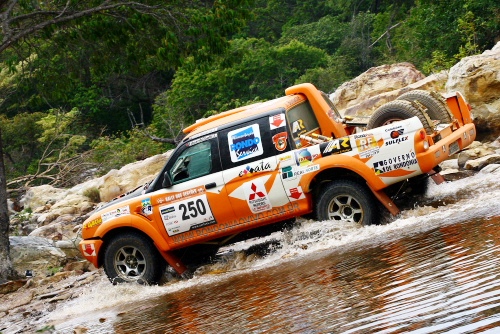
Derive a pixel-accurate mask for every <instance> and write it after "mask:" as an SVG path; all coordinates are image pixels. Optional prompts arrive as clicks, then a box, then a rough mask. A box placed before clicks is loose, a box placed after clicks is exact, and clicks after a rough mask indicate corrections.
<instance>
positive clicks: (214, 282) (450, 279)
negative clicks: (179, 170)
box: [40, 168, 500, 333]
mask: <svg viewBox="0 0 500 334" xmlns="http://www.w3.org/2000/svg"><path fill="white" fill-rule="evenodd" d="M499 178H500V168H499V169H498V170H497V171H496V173H479V174H476V175H475V176H472V177H469V178H466V179H462V180H458V181H454V182H450V183H447V184H442V185H440V186H435V185H430V188H429V190H428V193H427V195H426V197H425V198H423V199H421V200H419V202H418V204H417V203H415V205H414V206H413V207H412V208H409V209H407V210H404V211H403V213H402V214H401V216H400V217H398V218H397V219H396V220H393V221H392V222H390V223H387V224H385V225H377V226H367V227H357V226H354V225H349V224H337V225H333V224H332V223H331V222H314V221H302V222H300V223H299V224H297V226H296V227H294V228H293V229H291V230H288V231H285V232H279V233H275V234H273V235H271V236H269V237H266V238H260V239H255V240H250V241H246V242H242V243H239V244H236V245H234V246H233V247H231V248H228V249H225V250H224V251H223V252H222V254H221V255H220V258H219V260H218V262H217V263H215V264H212V265H207V266H205V267H204V268H201V269H200V270H199V271H198V272H197V273H196V275H195V277H194V278H193V279H191V280H188V281H178V282H170V283H167V284H165V285H163V286H153V287H145V286H137V285H120V286H113V285H111V284H110V283H109V282H108V281H107V279H106V278H104V277H103V278H102V279H101V280H100V281H98V282H94V283H93V284H92V285H91V286H89V287H88V289H87V290H86V291H85V292H84V293H83V294H82V295H81V296H79V297H78V298H76V299H73V300H70V301H67V302H66V303H65V304H62V305H59V306H58V308H57V309H56V310H55V311H53V312H51V313H50V314H48V315H47V316H45V317H44V318H42V319H41V320H40V326H42V325H47V324H53V325H54V326H55V332H57V333H73V330H74V329H75V327H76V328H85V329H87V330H88V331H87V333H480V332H481V333H500V265H499V262H500V200H499V199H500V187H499V181H498V180H499ZM256 245H260V246H261V247H256ZM254 248H258V249H260V251H259V252H257V253H255V252H254V253H253V252H252V249H254ZM263 250H267V254H264V253H266V252H264V251H263Z"/></svg>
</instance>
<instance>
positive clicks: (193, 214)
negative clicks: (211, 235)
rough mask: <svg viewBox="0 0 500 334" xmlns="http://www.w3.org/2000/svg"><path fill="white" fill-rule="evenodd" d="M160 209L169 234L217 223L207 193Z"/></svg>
mask: <svg viewBox="0 0 500 334" xmlns="http://www.w3.org/2000/svg"><path fill="white" fill-rule="evenodd" d="M159 210H160V215H161V219H162V220H163V225H164V226H165V229H166V230H167V233H168V235H169V236H173V235H176V234H179V233H183V232H187V231H190V230H194V229H197V228H200V227H204V226H208V225H212V224H216V221H215V219H214V216H213V214H212V210H211V209H210V206H209V205H208V201H207V197H206V196H205V195H202V196H197V197H191V198H187V199H184V200H182V201H179V202H175V203H172V204H170V205H166V206H162V207H160V208H159Z"/></svg>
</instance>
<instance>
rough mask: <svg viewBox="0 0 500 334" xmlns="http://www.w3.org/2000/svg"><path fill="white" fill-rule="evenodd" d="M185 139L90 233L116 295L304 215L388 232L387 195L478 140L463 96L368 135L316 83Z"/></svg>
mask: <svg viewBox="0 0 500 334" xmlns="http://www.w3.org/2000/svg"><path fill="white" fill-rule="evenodd" d="M360 128H363V131H361V132H360V131H359V130H360ZM184 132H185V133H186V136H185V138H184V139H183V140H182V141H181V142H180V143H179V145H178V146H177V148H176V149H175V150H174V151H173V153H172V154H171V155H170V158H169V159H168V161H167V162H166V164H165V167H164V168H163V170H162V171H161V172H160V173H159V174H158V176H157V177H156V178H155V179H154V180H152V181H151V182H150V183H148V184H146V185H145V186H142V187H140V188H138V189H136V190H135V191H132V192H130V193H128V194H126V195H124V196H121V197H119V198H117V199H114V200H112V201H111V202H109V203H107V204H105V205H104V206H102V207H100V208H98V209H96V210H95V212H93V213H92V215H91V216H90V217H89V218H88V219H87V220H86V221H85V222H84V224H83V229H82V241H81V242H80V250H81V252H82V254H83V256H84V257H85V258H86V259H87V260H89V261H90V262H92V263H93V264H94V265H95V266H96V267H100V266H104V270H105V272H106V274H107V276H108V278H109V279H110V281H111V282H112V283H114V284H116V283H120V282H139V283H143V284H156V283H158V282H159V281H160V279H161V278H162V275H163V274H164V271H165V269H166V267H167V265H169V266H171V267H172V268H173V269H174V270H175V271H176V272H177V273H178V274H179V275H184V276H187V275H186V274H187V273H188V272H189V271H188V270H187V266H186V265H190V264H191V263H194V262H197V261H199V260H201V259H205V258H206V256H207V254H208V255H214V254H215V253H216V252H217V250H218V248H219V247H221V246H222V245H225V244H228V243H231V242H234V241H235V240H240V237H241V236H245V235H248V233H249V232H252V231H254V230H257V229H258V228H261V227H264V226H267V227H269V226H270V224H274V223H278V222H282V221H286V220H290V219H293V218H296V217H299V216H303V215H309V216H312V217H314V218H315V219H317V220H328V221H331V222H332V224H334V223H335V221H337V220H347V221H352V222H355V223H359V224H362V225H368V224H374V223H378V222H379V218H378V217H379V215H378V214H379V207H382V208H384V207H385V209H387V210H388V211H389V212H390V213H392V214H393V215H396V214H397V213H398V212H399V210H398V208H397V207H396V205H395V203H394V202H393V200H392V199H391V197H390V196H389V195H388V194H387V192H386V190H387V188H388V187H389V186H391V185H394V184H398V186H399V184H403V183H405V182H407V181H408V180H417V179H422V180H423V179H424V178H423V176H427V175H433V177H434V178H435V179H438V178H439V174H438V173H437V172H438V170H437V167H438V164H439V163H441V162H442V161H443V160H446V159H448V158H449V157H450V156H451V155H452V154H454V153H456V152H458V151H460V150H462V149H463V148H465V147H466V146H468V145H469V144H470V143H472V141H473V140H474V138H475V136H476V130H475V127H474V124H473V123H472V115H471V108H470V106H469V105H468V104H467V103H466V101H465V100H464V98H463V97H462V96H461V95H460V94H459V93H455V94H450V95H449V96H447V97H446V98H445V97H443V96H441V95H439V96H438V95H436V94H434V95H433V94H430V93H427V92H425V91H411V92H408V93H407V94H403V95H402V96H400V97H399V98H398V99H397V100H395V101H392V102H389V103H387V104H384V105H383V106H382V107H380V108H379V109H378V110H377V111H376V112H375V113H374V114H373V116H372V117H371V118H370V120H369V122H368V123H367V124H361V123H356V122H354V121H353V119H348V118H347V117H344V118H343V117H342V116H341V115H340V114H339V113H338V111H337V110H336V109H335V107H334V105H333V104H332V102H331V101H330V99H329V98H328V97H327V96H326V94H324V93H322V92H321V91H319V90H317V89H316V88H315V87H314V86H313V85H312V84H300V85H296V86H293V87H290V88H288V89H287V90H286V96H284V97H281V98H277V99H275V100H271V101H268V102H264V103H258V104H253V105H249V106H246V107H242V108H238V109H234V110H229V111H226V112H222V113H220V114H217V115H214V116H211V117H209V118H206V119H202V120H200V121H198V122H196V123H195V124H193V125H191V126H189V127H188V128H186V129H184ZM379 203H381V204H382V205H378V204H379ZM276 225H277V224H276ZM273 226H275V225H273Z"/></svg>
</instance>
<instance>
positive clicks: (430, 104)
mask: <svg viewBox="0 0 500 334" xmlns="http://www.w3.org/2000/svg"><path fill="white" fill-rule="evenodd" d="M397 99H398V100H405V101H409V102H413V101H417V102H419V103H420V104H422V105H423V106H424V107H425V108H426V109H427V114H428V115H429V117H430V118H431V119H432V120H438V121H440V122H441V123H451V122H452V119H451V115H450V113H449V112H448V110H447V109H446V107H445V105H444V103H443V102H442V101H440V100H439V98H438V97H435V96H433V95H432V93H430V92H428V91H425V90H412V91H410V92H407V93H404V94H403V95H401V96H400V97H398V98H397Z"/></svg>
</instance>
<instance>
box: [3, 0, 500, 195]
mask: <svg viewBox="0 0 500 334" xmlns="http://www.w3.org/2000/svg"><path fill="white" fill-rule="evenodd" d="M119 2H120V1H100V0H92V1H85V2H82V1H69V2H68V1H58V0H55V1H46V2H43V3H42V2H38V1H12V0H10V1H7V2H6V3H13V4H15V7H13V8H11V11H10V12H9V14H10V16H8V17H7V16H6V15H5V14H6V13H7V11H8V10H9V9H8V8H7V6H6V5H3V4H2V3H0V20H1V22H2V23H3V25H2V27H3V28H2V30H0V40H1V41H2V44H1V45H0V127H1V133H2V136H3V151H4V160H5V167H6V172H7V177H8V188H9V190H10V191H11V192H12V191H14V190H21V189H22V187H24V186H27V185H36V184H41V183H51V184H54V185H58V186H71V185H72V184H76V183H78V182H79V181H81V180H82V178H83V177H85V175H86V174H85V173H86V172H87V171H88V170H90V169H92V168H94V169H95V170H97V171H99V172H101V173H104V172H106V171H108V170H109V169H111V168H119V167H120V166H121V165H123V164H125V163H129V162H132V161H134V160H137V159H144V158H146V157H148V156H150V155H153V154H157V153H160V152H162V151H164V150H166V149H168V148H171V147H173V145H174V144H173V143H175V140H176V138H178V137H179V136H180V134H181V130H182V128H183V127H184V126H187V125H189V124H191V123H192V122H194V121H195V120H196V119H198V118H200V117H204V116H207V115H210V114H213V113H217V112H220V111H224V110H227V109H230V108H234V107H238V106H242V105H246V104H248V103H252V102H256V101H263V100H267V99H271V98H274V97H276V96H280V95H282V94H283V92H284V89H285V88H286V87H288V86H290V85H293V84H296V83H300V82H313V83H314V84H315V85H317V86H318V87H319V88H320V89H322V90H324V91H326V92H332V91H334V89H335V88H336V87H338V86H339V85H340V84H341V83H343V82H344V81H346V80H349V79H351V78H353V77H355V76H357V75H359V74H360V73H362V72H364V71H366V70H367V69H369V68H370V67H373V66H377V65H381V64H387V63H396V62H402V61H405V62H411V63H413V64H415V65H416V66H417V68H418V69H420V70H421V71H422V72H424V73H425V74H430V73H432V72H434V71H439V70H442V69H446V68H449V67H450V66H451V65H453V64H454V63H456V62H457V61H458V60H459V59H461V58H462V57H465V56H468V55H472V54H477V53H481V52H483V51H484V50H486V49H490V48H491V47H492V46H493V45H494V44H495V42H496V41H497V40H498V39H499V38H500V3H498V1H495V0H449V1H430V0H396V1H387V0H374V1H366V0H327V1H320V0H302V1H298V0H291V1H290V0H215V1H208V2H207V1H201V0H175V1H168V4H166V3H167V2H164V1H157V0H156V1H155V0H148V1H130V2H127V3H128V4H129V5H128V6H125V5H121V6H118V5H117V3H119ZM104 3H106V4H112V5H113V6H112V7H110V8H109V9H106V10H101V11H99V12H97V13H96V14H95V15H91V16H81V17H74V18H72V19H71V20H69V19H68V20H65V21H64V20H61V21H60V22H58V23H57V24H55V25H54V24H53V25H50V26H46V27H42V28H41V29H40V30H39V31H37V32H36V33H32V34H30V35H26V36H21V37H19V38H17V39H15V38H14V37H15V36H17V35H15V33H16V32H19V31H23V29H27V28H29V27H30V26H33V25H36V24H40V22H41V21H43V20H42V19H40V18H39V17H40V15H41V13H49V12H51V11H56V10H59V11H60V13H61V14H60V15H58V16H55V18H54V19H58V18H64V17H65V16H64V15H67V14H68V13H70V10H69V9H65V7H64V6H69V5H70V6H71V7H70V9H71V10H72V12H71V13H77V12H79V11H84V10H86V9H87V8H92V7H93V6H94V8H95V6H99V5H101V4H104ZM122 3H124V2H122ZM134 6H135V7H134ZM61 11H62V12H61ZM63 14H64V15H63ZM44 15H49V14H44ZM37 20H38V21H37ZM7 21H8V22H7ZM6 23H8V24H9V25H6ZM5 27H10V30H9V29H6V28H5ZM7 42H9V43H7ZM7 44H8V45H7ZM151 138H164V139H169V140H165V142H167V143H165V142H159V141H153V140H152V139H151Z"/></svg>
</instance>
